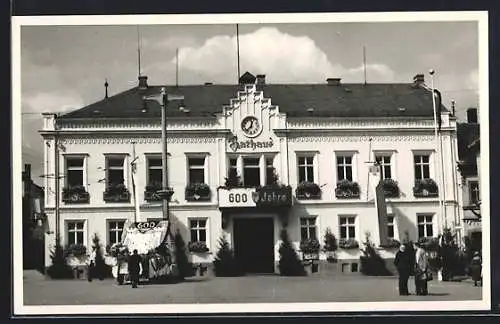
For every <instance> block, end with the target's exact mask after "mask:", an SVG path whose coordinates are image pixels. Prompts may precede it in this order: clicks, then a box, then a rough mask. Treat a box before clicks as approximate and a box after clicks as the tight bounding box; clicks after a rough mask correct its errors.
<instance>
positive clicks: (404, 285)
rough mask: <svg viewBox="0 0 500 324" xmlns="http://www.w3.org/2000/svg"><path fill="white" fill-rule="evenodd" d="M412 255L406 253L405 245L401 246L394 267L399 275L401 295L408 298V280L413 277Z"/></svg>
mask: <svg viewBox="0 0 500 324" xmlns="http://www.w3.org/2000/svg"><path fill="white" fill-rule="evenodd" d="M413 264H414V263H413V261H412V255H411V254H410V253H408V251H406V246H405V245H404V244H402V245H400V246H399V251H398V252H397V253H396V257H395V259H394V265H395V266H396V269H397V270H398V274H399V295H401V296H408V295H409V293H408V278H409V277H410V275H411V271H412V268H413Z"/></svg>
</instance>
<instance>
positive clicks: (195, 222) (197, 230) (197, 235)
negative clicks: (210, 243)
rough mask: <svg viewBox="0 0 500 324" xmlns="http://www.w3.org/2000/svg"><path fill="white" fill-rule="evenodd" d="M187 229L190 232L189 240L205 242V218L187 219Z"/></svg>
mask: <svg viewBox="0 0 500 324" xmlns="http://www.w3.org/2000/svg"><path fill="white" fill-rule="evenodd" d="M189 229H190V233H191V242H205V243H206V242H207V220H206V219H191V220H189Z"/></svg>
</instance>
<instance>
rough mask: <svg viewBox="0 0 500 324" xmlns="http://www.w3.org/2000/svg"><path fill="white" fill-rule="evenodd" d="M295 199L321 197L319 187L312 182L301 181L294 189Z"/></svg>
mask: <svg viewBox="0 0 500 324" xmlns="http://www.w3.org/2000/svg"><path fill="white" fill-rule="evenodd" d="M295 196H296V197H297V199H321V188H320V187H319V186H318V185H317V184H316V183H314V182H310V181H302V182H301V183H299V185H298V186H297V189H295Z"/></svg>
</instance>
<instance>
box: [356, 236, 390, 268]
mask: <svg viewBox="0 0 500 324" xmlns="http://www.w3.org/2000/svg"><path fill="white" fill-rule="evenodd" d="M362 252H363V255H361V256H360V261H361V273H363V274H364V275H368V276H388V275H391V272H390V271H389V270H388V269H387V265H386V264H385V261H384V259H383V258H382V257H381V256H380V255H379V253H378V252H377V250H376V249H375V245H374V244H373V242H372V241H371V240H370V233H368V232H367V233H366V242H365V249H364V250H362Z"/></svg>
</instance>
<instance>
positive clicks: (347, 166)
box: [337, 155, 352, 181]
mask: <svg viewBox="0 0 500 324" xmlns="http://www.w3.org/2000/svg"><path fill="white" fill-rule="evenodd" d="M337 180H338V181H340V180H349V181H352V155H351V156H347V155H343V156H337Z"/></svg>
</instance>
